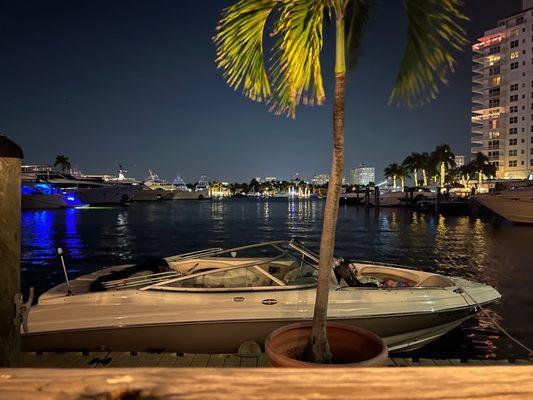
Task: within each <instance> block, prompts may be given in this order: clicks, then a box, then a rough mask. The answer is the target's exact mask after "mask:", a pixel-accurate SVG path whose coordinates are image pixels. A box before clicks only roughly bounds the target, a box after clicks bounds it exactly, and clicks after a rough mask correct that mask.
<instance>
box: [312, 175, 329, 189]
mask: <svg viewBox="0 0 533 400" xmlns="http://www.w3.org/2000/svg"><path fill="white" fill-rule="evenodd" d="M328 182H329V175H328V174H320V175H315V176H313V185H315V186H324V185H327V184H328Z"/></svg>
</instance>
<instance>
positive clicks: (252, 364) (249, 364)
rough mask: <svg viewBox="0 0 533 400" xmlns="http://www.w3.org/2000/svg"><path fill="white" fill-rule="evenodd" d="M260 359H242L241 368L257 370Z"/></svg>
mask: <svg viewBox="0 0 533 400" xmlns="http://www.w3.org/2000/svg"><path fill="white" fill-rule="evenodd" d="M258 358H259V357H241V364H240V365H239V366H240V367H241V368H257V359H258Z"/></svg>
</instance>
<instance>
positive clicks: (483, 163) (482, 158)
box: [469, 152, 496, 187]
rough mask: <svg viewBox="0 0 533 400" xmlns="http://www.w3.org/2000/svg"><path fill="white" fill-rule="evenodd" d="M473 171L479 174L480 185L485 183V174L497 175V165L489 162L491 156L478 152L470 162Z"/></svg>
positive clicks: (487, 175)
mask: <svg viewBox="0 0 533 400" xmlns="http://www.w3.org/2000/svg"><path fill="white" fill-rule="evenodd" d="M469 164H470V165H471V169H472V170H473V172H475V173H477V176H478V187H480V186H481V184H482V183H483V176H486V177H489V178H490V177H492V176H494V175H496V167H495V166H494V165H493V164H491V163H490V162H489V158H488V157H487V156H486V155H485V154H483V153H481V152H477V153H476V156H475V157H474V159H473V160H472V161H470V163H469Z"/></svg>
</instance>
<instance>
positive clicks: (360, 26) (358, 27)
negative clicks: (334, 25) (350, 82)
mask: <svg viewBox="0 0 533 400" xmlns="http://www.w3.org/2000/svg"><path fill="white" fill-rule="evenodd" d="M370 2H371V0H352V1H350V3H349V4H348V8H347V10H346V58H347V59H348V69H353V68H355V65H356V64H357V60H358V53H359V49H360V47H361V40H362V38H363V32H364V28H365V25H366V22H367V20H368V13H369V10H370Z"/></svg>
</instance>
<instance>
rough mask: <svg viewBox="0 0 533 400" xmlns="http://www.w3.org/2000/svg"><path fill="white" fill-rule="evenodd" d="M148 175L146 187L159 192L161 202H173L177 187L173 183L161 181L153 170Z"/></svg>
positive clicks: (145, 182)
mask: <svg viewBox="0 0 533 400" xmlns="http://www.w3.org/2000/svg"><path fill="white" fill-rule="evenodd" d="M148 174H149V176H148V178H146V180H145V181H144V185H145V186H146V187H147V188H149V189H152V190H157V191H158V193H159V195H160V200H171V199H172V198H173V197H174V194H175V193H176V187H175V186H174V185H173V184H172V183H169V182H167V181H166V180H164V179H161V178H160V177H159V176H157V174H155V173H154V172H153V171H152V170H151V169H149V170H148Z"/></svg>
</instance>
